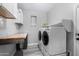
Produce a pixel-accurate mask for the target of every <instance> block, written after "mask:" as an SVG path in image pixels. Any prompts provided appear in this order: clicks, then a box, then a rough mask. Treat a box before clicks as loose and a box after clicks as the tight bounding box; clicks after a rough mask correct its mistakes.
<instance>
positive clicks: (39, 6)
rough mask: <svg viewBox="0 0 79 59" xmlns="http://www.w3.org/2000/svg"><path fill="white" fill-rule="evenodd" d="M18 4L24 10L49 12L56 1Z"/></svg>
mask: <svg viewBox="0 0 79 59" xmlns="http://www.w3.org/2000/svg"><path fill="white" fill-rule="evenodd" d="M18 6H19V8H21V9H23V10H34V11H43V12H48V11H49V10H50V9H51V8H52V7H53V6H54V3H19V4H18Z"/></svg>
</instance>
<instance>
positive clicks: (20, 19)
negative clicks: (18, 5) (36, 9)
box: [15, 9, 23, 24]
mask: <svg viewBox="0 0 79 59" xmlns="http://www.w3.org/2000/svg"><path fill="white" fill-rule="evenodd" d="M15 23H16V24H23V12H22V10H21V9H18V17H17V20H16V21H15Z"/></svg>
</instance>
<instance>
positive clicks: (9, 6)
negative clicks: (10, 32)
mask: <svg viewBox="0 0 79 59" xmlns="http://www.w3.org/2000/svg"><path fill="white" fill-rule="evenodd" d="M17 9H18V8H17V3H1V4H0V16H3V17H5V18H8V19H16V18H17Z"/></svg>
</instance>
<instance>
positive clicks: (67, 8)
mask: <svg viewBox="0 0 79 59" xmlns="http://www.w3.org/2000/svg"><path fill="white" fill-rule="evenodd" d="M74 5H75V4H73V3H69V4H68V3H58V4H55V5H54V7H53V8H52V9H51V10H50V11H49V13H48V21H49V24H50V25H51V24H55V23H58V22H60V21H61V20H63V19H70V20H71V19H73V8H74Z"/></svg>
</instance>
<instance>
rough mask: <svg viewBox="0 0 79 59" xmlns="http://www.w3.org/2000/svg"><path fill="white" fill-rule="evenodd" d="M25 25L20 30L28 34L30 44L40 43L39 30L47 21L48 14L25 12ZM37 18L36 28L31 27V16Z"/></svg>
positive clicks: (32, 11)
mask: <svg viewBox="0 0 79 59" xmlns="http://www.w3.org/2000/svg"><path fill="white" fill-rule="evenodd" d="M23 14H24V23H23V25H22V27H21V28H20V32H23V33H28V43H38V30H39V28H40V27H41V24H42V23H44V22H46V21H47V14H46V13H44V12H39V11H34V10H24V9H23ZM33 15H34V16H37V25H36V27H34V26H32V25H31V16H33Z"/></svg>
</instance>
